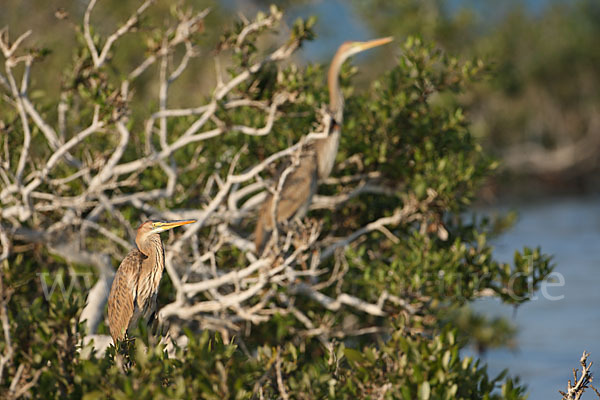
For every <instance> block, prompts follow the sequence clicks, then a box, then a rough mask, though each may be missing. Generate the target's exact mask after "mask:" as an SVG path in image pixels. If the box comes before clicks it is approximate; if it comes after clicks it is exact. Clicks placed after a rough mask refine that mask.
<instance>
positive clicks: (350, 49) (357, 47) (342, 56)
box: [334, 36, 394, 62]
mask: <svg viewBox="0 0 600 400" xmlns="http://www.w3.org/2000/svg"><path fill="white" fill-rule="evenodd" d="M392 40H394V38H393V37H391V36H388V37H384V38H379V39H374V40H368V41H366V42H345V43H343V44H342V45H341V46H340V47H339V49H338V51H337V53H336V55H335V57H334V61H337V62H344V61H345V60H346V59H347V58H348V57H350V56H353V55H354V54H357V53H360V52H362V51H365V50H368V49H372V48H373V47H377V46H382V45H384V44H387V43H389V42H391V41H392Z"/></svg>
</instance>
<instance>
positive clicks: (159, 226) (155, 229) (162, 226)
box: [152, 219, 196, 233]
mask: <svg viewBox="0 0 600 400" xmlns="http://www.w3.org/2000/svg"><path fill="white" fill-rule="evenodd" d="M193 222H196V220H195V219H184V220H181V221H167V222H154V223H153V224H152V233H161V232H164V231H168V230H169V229H173V228H177V227H178V226H181V225H187V224H191V223H193Z"/></svg>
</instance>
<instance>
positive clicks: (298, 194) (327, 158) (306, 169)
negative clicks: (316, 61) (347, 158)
mask: <svg viewBox="0 0 600 400" xmlns="http://www.w3.org/2000/svg"><path fill="white" fill-rule="evenodd" d="M392 40H393V39H392V38H391V37H386V38H381V39H375V40H370V41H367V42H345V43H343V44H342V45H341V46H340V47H339V48H338V50H337V52H336V53H335V56H334V57H333V60H331V66H330V67H329V72H328V73H327V85H328V88H329V112H330V113H331V115H332V117H333V122H332V124H331V129H330V131H329V133H328V135H327V137H326V138H323V139H318V140H315V141H314V143H313V144H312V145H310V146H306V149H305V150H303V152H302V153H301V154H300V160H299V163H298V165H297V166H296V168H295V169H294V170H293V171H292V172H291V173H290V174H289V175H288V176H287V177H286V180H285V182H284V184H283V187H282V189H281V192H280V194H279V203H278V204H277V210H276V214H277V215H276V216H275V219H276V221H277V223H281V222H283V221H287V220H290V219H292V218H294V217H299V218H300V217H302V216H304V214H306V212H307V211H308V206H309V205H310V201H311V199H312V196H313V195H314V194H315V192H316V190H317V181H318V180H319V179H324V178H327V177H328V176H329V174H330V173H331V170H332V168H333V164H334V162H335V156H336V154H337V151H338V144H339V141H340V133H341V127H342V122H343V120H344V96H343V94H342V91H341V89H340V83H339V74H340V69H341V67H342V64H343V63H344V61H346V60H347V59H348V58H349V57H350V56H352V55H354V54H356V53H360V52H361V51H365V50H367V49H371V48H373V47H377V46H381V45H384V44H386V43H389V42H391V41H392ZM272 213H273V196H272V195H268V197H267V199H266V200H265V202H264V203H263V205H262V207H261V209H260V211H259V213H258V221H257V223H256V228H255V230H254V244H255V247H256V252H257V253H258V254H262V252H263V250H264V246H265V244H266V243H267V241H268V240H269V237H270V235H271V232H272V231H273V215H272Z"/></svg>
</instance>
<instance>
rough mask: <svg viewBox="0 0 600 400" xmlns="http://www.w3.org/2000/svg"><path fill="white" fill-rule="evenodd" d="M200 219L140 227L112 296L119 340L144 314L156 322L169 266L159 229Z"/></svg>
mask: <svg viewBox="0 0 600 400" xmlns="http://www.w3.org/2000/svg"><path fill="white" fill-rule="evenodd" d="M192 222H196V220H193V219H192V220H184V221H169V222H160V221H146V222H144V223H143V224H141V225H140V227H139V228H138V230H137V235H136V238H135V243H136V245H137V248H134V249H132V250H131V251H130V252H129V254H127V256H126V257H125V258H124V259H123V261H122V262H121V265H119V269H118V270H117V273H116V274H115V279H114V280H113V283H112V287H111V288H110V294H109V296H108V325H109V328H110V334H111V336H112V338H113V341H114V342H115V344H116V343H117V340H123V339H124V338H125V335H126V334H127V332H128V331H129V330H130V329H133V328H135V327H136V326H137V324H138V321H139V319H140V318H143V319H144V321H145V322H146V323H149V322H152V319H153V316H154V313H155V312H156V296H157V295H158V286H159V284H160V278H161V277H162V274H163V270H164V266H165V250H164V248H163V244H162V241H161V240H160V236H159V233H160V232H164V231H166V230H169V229H172V228H175V227H178V226H181V225H185V224H190V223H192Z"/></svg>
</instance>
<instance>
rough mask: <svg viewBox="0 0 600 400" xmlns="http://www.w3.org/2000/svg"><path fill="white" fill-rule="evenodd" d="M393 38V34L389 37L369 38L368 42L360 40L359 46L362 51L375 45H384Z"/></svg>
mask: <svg viewBox="0 0 600 400" xmlns="http://www.w3.org/2000/svg"><path fill="white" fill-rule="evenodd" d="M392 40H394V38H393V37H391V36H388V37H384V38H379V39H374V40H369V41H368V42H360V43H359V44H358V48H359V49H360V51H364V50H368V49H372V48H373V47H377V46H382V45H384V44H387V43H389V42H391V41H392Z"/></svg>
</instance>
